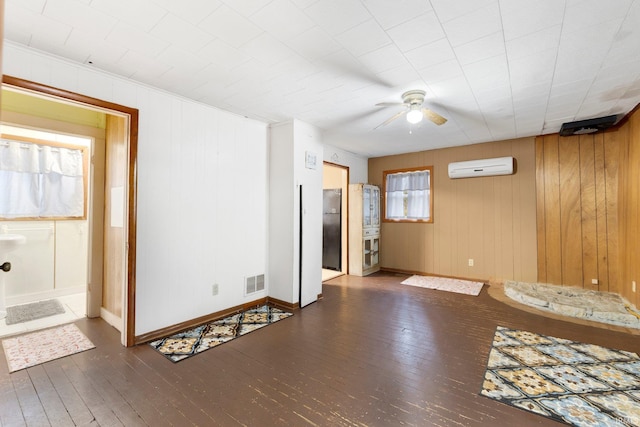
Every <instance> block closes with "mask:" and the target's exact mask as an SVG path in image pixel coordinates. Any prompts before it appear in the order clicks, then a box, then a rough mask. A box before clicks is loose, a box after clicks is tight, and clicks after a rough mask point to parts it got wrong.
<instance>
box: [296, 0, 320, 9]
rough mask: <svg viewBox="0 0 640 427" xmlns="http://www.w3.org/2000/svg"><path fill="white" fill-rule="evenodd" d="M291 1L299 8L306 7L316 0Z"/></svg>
mask: <svg viewBox="0 0 640 427" xmlns="http://www.w3.org/2000/svg"><path fill="white" fill-rule="evenodd" d="M291 1H292V2H293V4H295V5H296V6H298V7H299V8H300V9H306V8H307V7H309V6H311V5H312V4H313V3H315V2H317V1H318V0H291Z"/></svg>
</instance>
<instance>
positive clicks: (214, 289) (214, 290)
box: [211, 283, 218, 296]
mask: <svg viewBox="0 0 640 427" xmlns="http://www.w3.org/2000/svg"><path fill="white" fill-rule="evenodd" d="M211 295H213V296H216V295H218V284H217V283H214V284H213V285H211Z"/></svg>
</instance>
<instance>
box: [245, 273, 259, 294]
mask: <svg viewBox="0 0 640 427" xmlns="http://www.w3.org/2000/svg"><path fill="white" fill-rule="evenodd" d="M244 283H245V288H244V293H245V295H250V294H254V293H256V292H260V291H264V274H259V275H257V276H250V277H246V278H245V282H244Z"/></svg>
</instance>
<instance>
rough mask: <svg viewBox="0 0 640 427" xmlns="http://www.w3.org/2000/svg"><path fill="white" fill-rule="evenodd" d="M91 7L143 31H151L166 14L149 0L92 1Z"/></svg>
mask: <svg viewBox="0 0 640 427" xmlns="http://www.w3.org/2000/svg"><path fill="white" fill-rule="evenodd" d="M91 7H92V8H95V9H96V10H98V11H100V12H102V13H105V14H107V15H110V16H114V17H116V18H118V19H119V20H120V21H122V22H126V23H127V24H130V25H135V26H138V27H140V28H141V29H142V30H144V31H149V30H150V29H152V28H153V27H154V26H155V25H156V24H157V23H158V21H160V19H162V17H163V16H164V15H166V14H167V11H166V10H165V9H163V8H159V7H157V6H156V4H155V3H153V2H152V1H151V0H136V1H131V0H92V1H91Z"/></svg>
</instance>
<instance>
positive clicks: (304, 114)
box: [5, 0, 640, 157]
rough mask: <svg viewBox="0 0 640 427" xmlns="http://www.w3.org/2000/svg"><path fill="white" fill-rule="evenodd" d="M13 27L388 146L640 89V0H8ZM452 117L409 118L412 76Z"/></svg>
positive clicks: (94, 59) (66, 53) (505, 131)
mask: <svg viewBox="0 0 640 427" xmlns="http://www.w3.org/2000/svg"><path fill="white" fill-rule="evenodd" d="M5 4H6V9H5V40H8V41H9V42H10V43H14V44H18V45H25V46H29V47H31V48H34V49H37V50H41V51H44V52H47V53H50V54H53V55H57V56H60V57H63V58H67V59H69V60H71V61H76V62H79V63H83V64H86V65H87V66H89V67H94V68H97V69H101V70H104V71H107V72H110V73H114V74H117V75H120V76H123V77H125V78H129V79H132V80H135V81H139V82H142V83H145V84H148V85H152V86H155V87H158V88H161V89H164V90H167V91H170V92H173V93H176V94H179V95H181V96H184V97H187V98H191V99H194V100H197V101H200V102H203V103H206V104H210V105H213V106H216V107H219V108H222V109H224V110H228V111H231V112H234V113H237V114H240V115H243V116H247V117H250V118H254V119H257V120H261V121H264V122H267V123H277V122H282V121H286V120H290V119H292V118H295V119H300V120H302V121H305V122H308V123H310V124H313V125H315V126H317V127H319V128H321V129H322V130H323V135H324V142H326V143H328V144H331V145H334V146H336V147H339V148H342V149H344V150H347V151H350V152H353V153H356V154H359V155H362V156H365V157H374V156H381V155H388V154H397V153H405V152H412V151H420V150H428V149H433V148H440V147H450V146H460V145H467V144H474V143H479V142H486V141H495V140H502V139H510V138H518V137H526V136H534V135H541V134H547V133H554V132H558V131H559V129H560V126H561V124H562V123H564V122H570V121H575V120H581V119H587V118H594V117H601V116H607V115H612V114H616V115H618V116H619V117H622V116H624V115H625V114H627V113H628V112H629V111H630V110H632V109H633V108H634V107H635V106H636V105H637V104H638V103H639V102H640V0H616V1H608V2H605V1H601V0H600V1H595V0H586V1H579V0H565V1H561V0H541V1H539V0H537V1H531V0H503V1H492V0H430V1H428V0H184V1H176V0H6V1H5ZM411 89H420V90H424V91H426V100H425V107H427V108H429V109H431V110H433V111H434V112H436V113H438V114H440V115H442V116H444V117H446V118H447V119H448V121H447V122H446V123H445V124H444V125H442V126H436V125H435V124H433V123H431V122H429V121H424V120H423V121H422V122H420V123H418V124H416V125H410V124H409V123H408V122H407V121H406V120H404V118H400V119H398V120H395V121H393V122H391V123H390V124H388V125H386V126H382V127H379V128H377V129H375V130H374V128H375V127H376V126H378V125H380V124H381V123H383V122H384V121H385V120H387V119H388V118H389V117H391V116H393V115H394V114H396V113H398V112H399V111H402V109H403V107H402V106H397V107H394V106H391V107H377V106H376V104H377V103H383V102H387V103H388V102H401V95H402V93H403V92H405V91H407V90H411Z"/></svg>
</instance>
